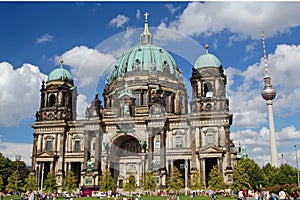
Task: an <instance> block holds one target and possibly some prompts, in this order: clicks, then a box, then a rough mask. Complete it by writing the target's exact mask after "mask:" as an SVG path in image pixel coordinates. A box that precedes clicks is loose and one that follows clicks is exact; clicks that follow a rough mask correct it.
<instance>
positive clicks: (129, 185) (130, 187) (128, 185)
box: [123, 174, 137, 195]
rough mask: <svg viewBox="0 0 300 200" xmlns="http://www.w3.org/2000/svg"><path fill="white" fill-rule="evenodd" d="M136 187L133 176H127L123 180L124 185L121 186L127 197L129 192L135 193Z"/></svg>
mask: <svg viewBox="0 0 300 200" xmlns="http://www.w3.org/2000/svg"><path fill="white" fill-rule="evenodd" d="M136 189H137V185H136V181H135V177H134V175H133V174H127V177H126V179H125V183H124V185H123V190H124V191H128V192H129V195H131V192H134V191H136Z"/></svg>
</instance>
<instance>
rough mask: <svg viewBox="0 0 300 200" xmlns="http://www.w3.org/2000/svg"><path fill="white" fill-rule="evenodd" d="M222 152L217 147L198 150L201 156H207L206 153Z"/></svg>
mask: <svg viewBox="0 0 300 200" xmlns="http://www.w3.org/2000/svg"><path fill="white" fill-rule="evenodd" d="M222 151H223V150H222V149H221V148H217V147H203V148H201V149H200V153H201V154H203V153H204V154H207V153H221V152H222Z"/></svg>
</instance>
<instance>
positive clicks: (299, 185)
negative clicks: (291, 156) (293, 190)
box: [294, 145, 300, 187]
mask: <svg viewBox="0 0 300 200" xmlns="http://www.w3.org/2000/svg"><path fill="white" fill-rule="evenodd" d="M294 147H295V153H296V166H297V180H298V187H300V183H299V167H298V155H297V145H294Z"/></svg>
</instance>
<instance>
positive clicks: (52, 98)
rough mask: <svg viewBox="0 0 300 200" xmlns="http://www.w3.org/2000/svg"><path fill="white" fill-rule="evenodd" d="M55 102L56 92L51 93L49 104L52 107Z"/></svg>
mask: <svg viewBox="0 0 300 200" xmlns="http://www.w3.org/2000/svg"><path fill="white" fill-rule="evenodd" d="M55 102H56V97H55V94H51V95H50V98H49V106H50V107H52V106H55Z"/></svg>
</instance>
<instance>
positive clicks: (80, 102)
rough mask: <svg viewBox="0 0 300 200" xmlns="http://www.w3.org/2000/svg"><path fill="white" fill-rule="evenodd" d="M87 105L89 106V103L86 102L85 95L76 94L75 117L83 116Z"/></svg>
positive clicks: (81, 117) (80, 117)
mask: <svg viewBox="0 0 300 200" xmlns="http://www.w3.org/2000/svg"><path fill="white" fill-rule="evenodd" d="M88 106H90V104H89V103H88V102H87V98H86V96H85V95H83V94H79V95H78V96H77V119H83V118H85V111H86V108H87V107H88Z"/></svg>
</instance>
